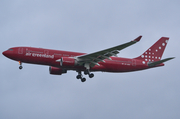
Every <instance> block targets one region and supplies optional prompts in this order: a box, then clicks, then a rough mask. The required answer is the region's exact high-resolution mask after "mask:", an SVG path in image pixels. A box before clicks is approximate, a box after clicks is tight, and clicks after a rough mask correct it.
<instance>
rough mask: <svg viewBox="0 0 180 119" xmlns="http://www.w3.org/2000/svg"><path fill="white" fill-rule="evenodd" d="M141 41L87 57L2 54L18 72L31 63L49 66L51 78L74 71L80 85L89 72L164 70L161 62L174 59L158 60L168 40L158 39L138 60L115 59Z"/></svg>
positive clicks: (32, 51) (30, 51) (47, 52)
mask: <svg viewBox="0 0 180 119" xmlns="http://www.w3.org/2000/svg"><path fill="white" fill-rule="evenodd" d="M141 38H142V36H139V37H137V38H136V39H134V40H132V41H130V42H127V43H124V44H121V45H118V46H115V47H112V48H108V49H105V50H101V51H98V52H94V53H90V54H86V53H78V52H69V51H61V50H51V49H42V48H34V47H13V48H10V49H8V50H7V51H4V52H3V55H4V56H6V57H8V58H10V59H12V60H15V61H18V62H19V64H20V66H19V69H22V63H31V64H40V65H47V66H49V72H50V74H53V75H62V74H65V73H67V71H69V70H73V71H76V72H77V73H78V75H77V76H76V78H77V79H81V81H82V82H85V81H86V78H85V77H84V76H83V75H82V72H84V74H85V75H88V76H89V78H93V77H94V74H93V73H92V72H95V71H102V72H116V73H118V72H131V71H139V70H144V69H150V68H154V67H160V66H164V62H166V61H168V60H171V59H173V58H174V57H171V58H166V59H161V58H162V55H163V53H164V50H165V48H166V45H167V43H168V40H169V38H167V37H161V38H160V39H159V40H158V41H157V42H156V43H155V44H154V45H152V46H151V47H150V48H149V49H147V50H146V51H145V52H144V53H143V54H142V55H140V56H139V57H136V58H132V59H130V58H122V57H117V54H118V53H119V51H121V50H123V49H124V48H126V47H129V46H131V45H133V44H135V43H137V42H138V41H140V39H141Z"/></svg>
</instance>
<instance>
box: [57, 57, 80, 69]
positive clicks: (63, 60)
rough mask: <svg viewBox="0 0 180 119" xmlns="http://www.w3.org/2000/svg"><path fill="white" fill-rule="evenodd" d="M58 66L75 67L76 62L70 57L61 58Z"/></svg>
mask: <svg viewBox="0 0 180 119" xmlns="http://www.w3.org/2000/svg"><path fill="white" fill-rule="evenodd" d="M60 65H61V66H65V67H72V66H75V65H77V61H76V60H75V59H74V58H72V57H62V58H61V60H60Z"/></svg>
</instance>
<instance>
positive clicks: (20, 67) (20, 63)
mask: <svg viewBox="0 0 180 119" xmlns="http://www.w3.org/2000/svg"><path fill="white" fill-rule="evenodd" d="M19 65H20V66H19V69H22V68H23V66H22V62H21V61H19Z"/></svg>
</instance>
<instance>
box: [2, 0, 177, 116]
mask: <svg viewBox="0 0 180 119" xmlns="http://www.w3.org/2000/svg"><path fill="white" fill-rule="evenodd" d="M179 5H180V1H179V0H156V1H153V0H134V1H130V0H124V1H122V0H51V1H48V0H39V1H36V0H30V1H26V0H6V1H5V0H1V1H0V46H1V47H0V51H1V52H3V51H5V50H7V49H8V48H10V47H15V46H32V47H42V48H51V49H58V50H67V51H77V52H84V53H92V52H95V51H98V50H102V49H106V48H109V47H113V46H116V45H120V44H122V43H126V42H129V41H130V40H133V39H134V38H136V37H138V36H139V35H143V38H142V39H141V41H140V42H138V43H137V44H135V45H133V46H131V47H128V48H126V49H124V50H122V51H121V52H120V54H119V55H118V56H120V57H128V58H133V57H137V56H139V55H141V54H142V53H143V52H144V51H145V50H146V49H148V48H149V47H150V46H151V45H152V44H153V43H155V42H156V41H157V40H158V39H159V38H160V37H162V36H166V37H170V40H169V42H168V45H167V47H166V50H165V53H164V55H163V58H168V57H176V58H175V59H174V60H171V61H169V62H166V63H165V66H164V67H159V68H154V69H149V70H144V71H138V72H131V73H101V72H96V73H95V77H94V78H93V79H87V81H86V82H85V83H82V82H81V81H80V80H77V79H76V75H77V73H76V72H73V71H69V72H68V73H67V74H64V75H62V76H52V75H50V74H49V69H48V68H49V67H48V66H40V65H31V64H23V67H24V68H23V70H21V71H20V70H19V68H18V67H19V64H18V62H15V61H12V60H10V59H7V58H6V57H4V56H3V55H0V66H1V68H0V72H1V73H0V119H179V118H180V80H179V79H180V78H179V67H180V63H179V61H180V59H179V51H180V47H179V44H180V40H179V39H180V14H179V13H180V7H179Z"/></svg>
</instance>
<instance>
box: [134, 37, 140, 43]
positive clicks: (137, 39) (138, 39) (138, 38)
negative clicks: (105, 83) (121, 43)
mask: <svg viewBox="0 0 180 119" xmlns="http://www.w3.org/2000/svg"><path fill="white" fill-rule="evenodd" d="M141 38H142V36H139V37H137V38H136V39H134V40H133V41H135V42H138V41H140V40H141Z"/></svg>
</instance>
